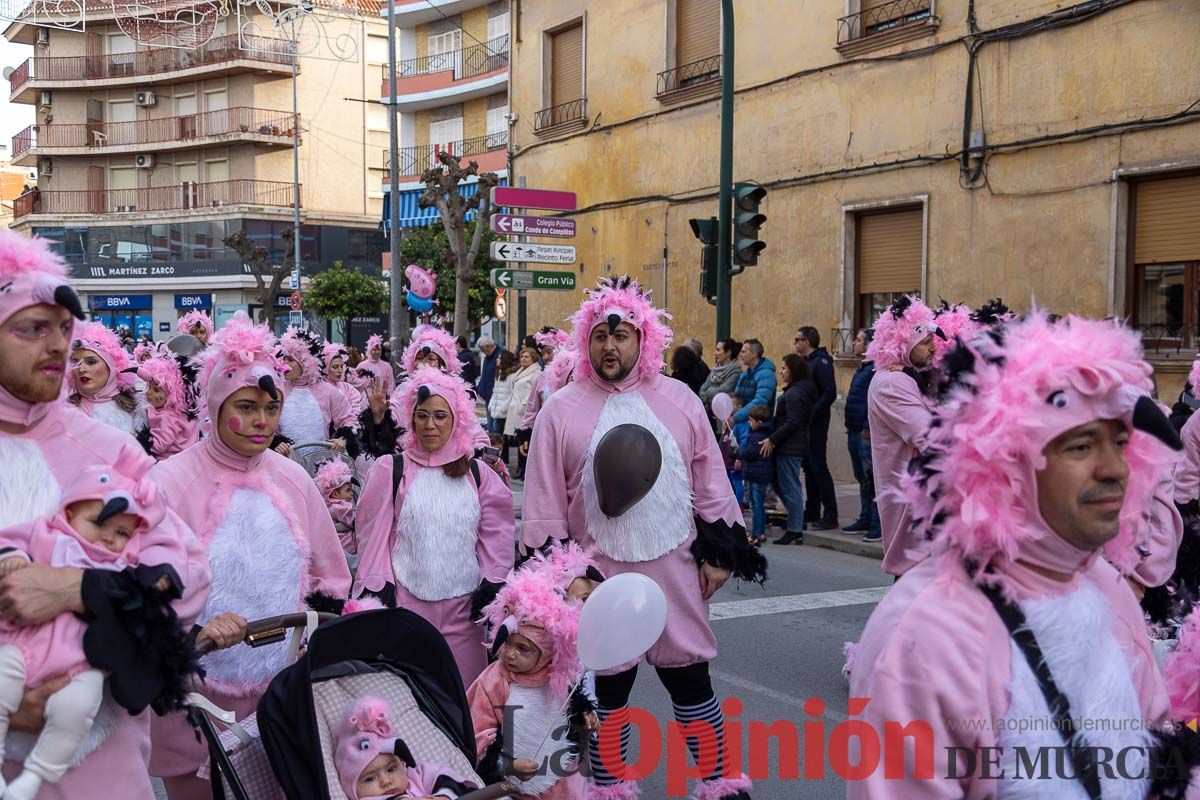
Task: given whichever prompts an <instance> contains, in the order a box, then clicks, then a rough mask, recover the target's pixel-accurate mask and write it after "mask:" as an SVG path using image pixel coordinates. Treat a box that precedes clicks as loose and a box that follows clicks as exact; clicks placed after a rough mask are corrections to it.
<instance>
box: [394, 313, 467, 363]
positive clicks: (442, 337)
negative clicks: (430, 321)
mask: <svg viewBox="0 0 1200 800" xmlns="http://www.w3.org/2000/svg"><path fill="white" fill-rule="evenodd" d="M426 347H428V348H429V349H430V350H432V351H433V352H435V353H437V355H438V357H439V358H441V359H442V363H443V364H444V365H445V368H446V371H447V372H449V373H450V374H451V375H458V374H459V373H461V372H462V364H461V363H460V362H459V360H458V351H457V350H455V349H454V337H453V336H451V335H450V334H448V333H446V332H445V331H444V330H442V329H441V328H435V327H434V326H432V325H420V326H418V327H417V329H416V330H415V331H413V337H412V341H411V342H409V344H408V347H406V348H404V352H403V353H402V354H401V355H400V363H401V364H402V365H403V366H404V371H405V373H407V374H409V375H411V374H412V372H413V370H414V369H416V367H417V354H418V353H420V352H421V351H422V350H423V349H425V348H426Z"/></svg>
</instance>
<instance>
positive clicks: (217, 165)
mask: <svg viewBox="0 0 1200 800" xmlns="http://www.w3.org/2000/svg"><path fill="white" fill-rule="evenodd" d="M204 174H205V177H206V178H207V180H208V182H209V183H218V182H221V181H227V180H229V162H228V161H227V160H225V159H223V158H222V159H220V160H216V161H205V162H204Z"/></svg>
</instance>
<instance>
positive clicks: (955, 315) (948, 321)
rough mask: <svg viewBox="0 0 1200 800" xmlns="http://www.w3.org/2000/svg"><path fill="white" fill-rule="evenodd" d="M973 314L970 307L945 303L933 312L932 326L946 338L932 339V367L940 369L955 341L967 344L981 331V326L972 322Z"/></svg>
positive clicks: (937, 337)
mask: <svg viewBox="0 0 1200 800" xmlns="http://www.w3.org/2000/svg"><path fill="white" fill-rule="evenodd" d="M974 313H975V312H974V311H973V310H972V309H971V307H970V306H966V305H963V304H962V303H955V304H953V305H951V304H949V303H945V304H943V305H941V306H940V307H939V308H938V309H937V310H936V311H934V317H933V318H934V324H936V325H937V327H938V330H940V331H941V332H942V334H943V335H944V336H945V337H946V338H944V339H943V338H941V337H940V336H935V337H933V365H934V366H935V367H937V368H939V369H940V368H941V366H942V361H943V360H944V359H945V358H946V354H947V353H949V352H950V351H951V350H953V349H954V348H955V346H956V344H957V340H959V339H961V340H962V341H964V342H969V341H971V340H972V339H974V338H975V334H977V333H979V331H980V330H982V329H983V326H982V325H980V324H979V323H977V322H976V321H975V320H974V318H973V315H974Z"/></svg>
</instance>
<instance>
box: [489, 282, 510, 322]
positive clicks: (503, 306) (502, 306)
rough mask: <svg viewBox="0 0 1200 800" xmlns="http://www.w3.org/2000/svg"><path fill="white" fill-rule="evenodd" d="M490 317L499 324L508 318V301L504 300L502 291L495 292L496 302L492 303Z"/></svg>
mask: <svg viewBox="0 0 1200 800" xmlns="http://www.w3.org/2000/svg"><path fill="white" fill-rule="evenodd" d="M492 316H494V317H495V318H496V319H498V320H500V321H501V322H503V321H504V318H505V317H507V316H508V299H507V298H505V296H504V290H503V289H497V290H496V302H494V303H492Z"/></svg>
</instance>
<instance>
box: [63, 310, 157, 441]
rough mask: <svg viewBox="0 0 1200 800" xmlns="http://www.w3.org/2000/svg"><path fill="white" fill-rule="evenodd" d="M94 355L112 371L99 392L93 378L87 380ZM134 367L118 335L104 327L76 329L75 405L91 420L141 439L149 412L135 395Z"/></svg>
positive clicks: (93, 324)
mask: <svg viewBox="0 0 1200 800" xmlns="http://www.w3.org/2000/svg"><path fill="white" fill-rule="evenodd" d="M93 355H94V356H96V357H99V359H100V360H101V361H102V362H103V363H104V365H105V366H106V367H107V368H108V377H107V379H106V380H105V382H104V385H102V386H100V387H99V388H96V387H95V386H94V385H91V384H90V381H91V380H92V379H91V378H88V377H84V376H83V368H82V365H83V362H84V360H85V359H88V358H92V357H93ZM134 366H135V365H134V363H133V359H132V358H130V355H129V353H127V352H126V351H125V348H124V347H122V346H121V342H120V341H118V340H117V335H116V334H115V333H113V332H112V331H110V330H109V329H108V328H106V327H104V325H103V324H101V323H99V322H85V323H80V324H79V325H76V326H75V340H74V341H73V342H72V343H71V371H70V372H69V373H67V378H68V382H69V386H70V391H71V395H70V399H71V402H73V403H74V404H76V405H77V406H79V410H80V411H82V412H83V413H85V414H87V415H88V416H89V417H95V418H96V419H98V420H100V421H101V422H104V423H107V424H108V425H111V426H112V427H114V428H116V429H117V430H119V431H124V432H125V433H128V434H129V435H130V436H137V435H138V433H139V432H140V431H141V430H142V429H143V428H145V427H146V410H145V408H143V407H142V404H141V403H140V402H139V398H138V396H137V394H136V393H135V386H136V384H137V377H136V376H135V375H134V374H133V373H132V372H131V371H129V370H131V369H132V368H133V367H134ZM85 381H88V384H87V385H85V383H84V382H85Z"/></svg>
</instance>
